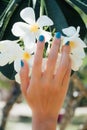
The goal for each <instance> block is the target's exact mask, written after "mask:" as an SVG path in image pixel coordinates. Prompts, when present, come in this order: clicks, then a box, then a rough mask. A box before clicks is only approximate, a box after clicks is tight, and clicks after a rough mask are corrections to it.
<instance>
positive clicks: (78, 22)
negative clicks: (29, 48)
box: [0, 0, 87, 129]
mask: <svg viewBox="0 0 87 130" xmlns="http://www.w3.org/2000/svg"><path fill="white" fill-rule="evenodd" d="M73 4H74V6H75V5H76V6H75V8H73ZM86 6H87V2H86V0H84V1H83V0H79V1H77V0H65V1H64V0H26V1H24V0H1V1H0V10H1V11H0V40H7V39H9V40H17V37H15V36H14V35H13V34H12V32H11V29H12V26H13V24H14V23H16V22H18V21H21V22H22V19H21V17H20V11H21V10H22V9H24V8H25V7H32V8H33V9H34V11H35V16H36V20H37V19H38V17H40V16H41V15H46V16H48V17H50V18H51V20H52V21H53V23H54V25H53V26H51V27H48V28H46V27H45V29H47V31H50V32H52V35H53V34H54V33H55V32H57V31H60V32H61V33H62V29H64V28H67V27H69V26H74V27H76V28H77V27H78V26H80V29H81V30H80V37H81V38H82V39H84V38H85V35H86V32H87V28H86V26H87V25H86V20H83V17H82V16H81V15H80V14H79V12H78V11H77V8H79V9H80V11H81V12H82V13H83V14H84V16H85V17H86V18H87V15H86V14H87V8H86ZM62 34H63V33H62ZM22 45H23V43H22V42H20V46H22ZM81 54H83V55H84V53H81ZM81 56H82V55H81ZM0 71H1V72H2V73H3V74H4V75H5V76H6V77H7V78H9V79H11V80H14V79H15V74H16V73H17V72H16V71H15V69H14V61H13V62H11V64H8V62H7V64H5V65H4V66H0ZM3 129H4V127H3Z"/></svg>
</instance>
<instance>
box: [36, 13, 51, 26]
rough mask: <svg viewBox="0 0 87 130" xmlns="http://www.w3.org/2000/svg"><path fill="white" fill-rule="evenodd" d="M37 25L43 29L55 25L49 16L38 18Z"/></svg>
mask: <svg viewBox="0 0 87 130" xmlns="http://www.w3.org/2000/svg"><path fill="white" fill-rule="evenodd" d="M37 24H38V25H39V27H41V28H42V27H43V26H51V25H53V21H52V20H51V19H50V18H49V17H48V16H45V15H43V16H41V17H39V18H38V20H37Z"/></svg>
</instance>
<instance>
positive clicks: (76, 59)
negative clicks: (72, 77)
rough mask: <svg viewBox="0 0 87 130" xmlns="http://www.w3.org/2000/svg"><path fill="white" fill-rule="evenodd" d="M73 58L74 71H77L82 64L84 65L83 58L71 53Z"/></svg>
mask: <svg viewBox="0 0 87 130" xmlns="http://www.w3.org/2000/svg"><path fill="white" fill-rule="evenodd" d="M70 58H71V68H72V70H74V71H77V70H78V69H79V68H80V66H81V65H82V59H81V58H79V57H77V56H75V55H70Z"/></svg>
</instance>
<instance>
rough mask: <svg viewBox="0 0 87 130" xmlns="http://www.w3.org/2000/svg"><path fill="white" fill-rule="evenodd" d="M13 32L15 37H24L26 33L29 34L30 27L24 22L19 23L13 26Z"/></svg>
mask: <svg viewBox="0 0 87 130" xmlns="http://www.w3.org/2000/svg"><path fill="white" fill-rule="evenodd" d="M11 31H12V33H13V35H15V36H18V37H19V36H24V34H25V33H28V32H29V25H28V24H26V23H24V22H17V23H15V24H14V25H13V27H12V30H11Z"/></svg>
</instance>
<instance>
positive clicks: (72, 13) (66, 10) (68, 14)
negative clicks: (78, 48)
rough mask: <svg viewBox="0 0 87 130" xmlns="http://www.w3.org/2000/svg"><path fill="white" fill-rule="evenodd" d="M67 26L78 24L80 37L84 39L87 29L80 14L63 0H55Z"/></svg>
mask: <svg viewBox="0 0 87 130" xmlns="http://www.w3.org/2000/svg"><path fill="white" fill-rule="evenodd" d="M56 2H57V3H58V5H59V6H60V8H61V10H62V12H63V14H64V16H65V18H66V20H67V23H68V25H69V26H74V27H76V28H77V26H80V27H81V29H80V37H81V38H82V39H84V37H85V35H86V32H87V29H86V25H85V23H84V21H83V19H82V17H81V15H80V14H79V13H78V12H77V11H76V10H75V9H74V8H73V7H72V6H71V5H70V4H69V3H68V2H67V1H65V0H56Z"/></svg>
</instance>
